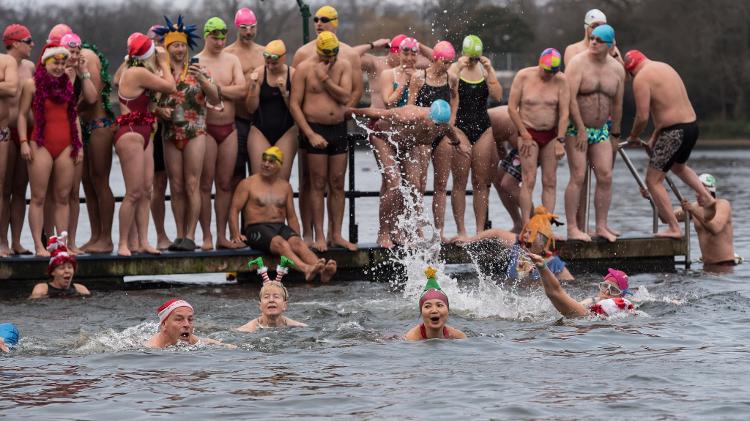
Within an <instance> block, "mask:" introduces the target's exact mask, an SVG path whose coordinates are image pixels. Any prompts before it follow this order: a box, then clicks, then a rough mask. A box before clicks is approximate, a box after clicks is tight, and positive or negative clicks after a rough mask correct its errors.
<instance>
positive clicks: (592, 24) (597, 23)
mask: <svg viewBox="0 0 750 421" xmlns="http://www.w3.org/2000/svg"><path fill="white" fill-rule="evenodd" d="M602 25H604V22H594V23H590V24H589V25H588V27H589V28H591V29H596V27H597V26H602Z"/></svg>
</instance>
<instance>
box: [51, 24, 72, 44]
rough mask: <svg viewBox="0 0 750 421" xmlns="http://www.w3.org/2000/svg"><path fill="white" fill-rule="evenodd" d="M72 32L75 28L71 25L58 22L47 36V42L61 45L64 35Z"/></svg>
mask: <svg viewBox="0 0 750 421" xmlns="http://www.w3.org/2000/svg"><path fill="white" fill-rule="evenodd" d="M72 33H73V30H72V29H70V26H68V25H66V24H64V23H58V24H57V25H55V26H53V27H52V30H50V31H49V35H48V36H47V44H52V45H60V39H61V38H62V37H63V35H65V34H72Z"/></svg>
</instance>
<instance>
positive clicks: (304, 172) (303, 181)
mask: <svg viewBox="0 0 750 421" xmlns="http://www.w3.org/2000/svg"><path fill="white" fill-rule="evenodd" d="M311 177H312V175H311V174H310V169H309V165H308V162H307V151H306V150H305V149H303V148H300V149H299V180H298V181H299V218H300V222H301V223H302V232H301V233H300V235H302V239H304V240H305V243H307V244H308V245H310V246H311V245H312V244H313V241H314V240H313V236H314V234H313V214H312V204H311V200H312V199H311V196H310V195H311V193H312V182H311V180H310V178H311Z"/></svg>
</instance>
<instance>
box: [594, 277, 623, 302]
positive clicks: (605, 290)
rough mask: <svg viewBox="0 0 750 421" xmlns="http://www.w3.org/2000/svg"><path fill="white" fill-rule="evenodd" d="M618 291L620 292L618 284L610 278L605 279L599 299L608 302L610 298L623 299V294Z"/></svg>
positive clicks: (600, 289)
mask: <svg viewBox="0 0 750 421" xmlns="http://www.w3.org/2000/svg"><path fill="white" fill-rule="evenodd" d="M602 286H604V287H602ZM618 291H620V288H619V287H618V286H617V282H615V281H614V280H610V279H609V278H604V282H602V283H601V285H600V286H599V299H600V300H606V299H608V298H617V297H621V296H622V292H619V293H618Z"/></svg>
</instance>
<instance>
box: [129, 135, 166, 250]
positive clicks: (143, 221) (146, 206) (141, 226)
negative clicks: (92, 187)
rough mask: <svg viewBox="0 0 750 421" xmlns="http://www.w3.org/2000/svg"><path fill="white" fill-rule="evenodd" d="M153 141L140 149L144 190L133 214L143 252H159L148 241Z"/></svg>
mask: <svg viewBox="0 0 750 421" xmlns="http://www.w3.org/2000/svg"><path fill="white" fill-rule="evenodd" d="M153 148H154V143H153V142H149V145H148V146H147V147H146V150H142V151H141V153H142V156H143V158H142V159H143V161H144V169H143V170H144V171H143V172H144V179H143V190H144V191H145V192H146V193H145V194H144V195H143V198H141V201H140V202H138V208H137V209H136V214H135V226H136V230H137V231H138V240H139V248H140V250H141V251H142V252H144V253H149V254H160V253H161V252H160V251H159V249H157V248H155V247H153V246H152V245H151V244H150V243H149V242H148V221H149V211H150V210H151V209H150V208H151V206H150V205H151V195H152V194H153V187H154V149H153Z"/></svg>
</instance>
